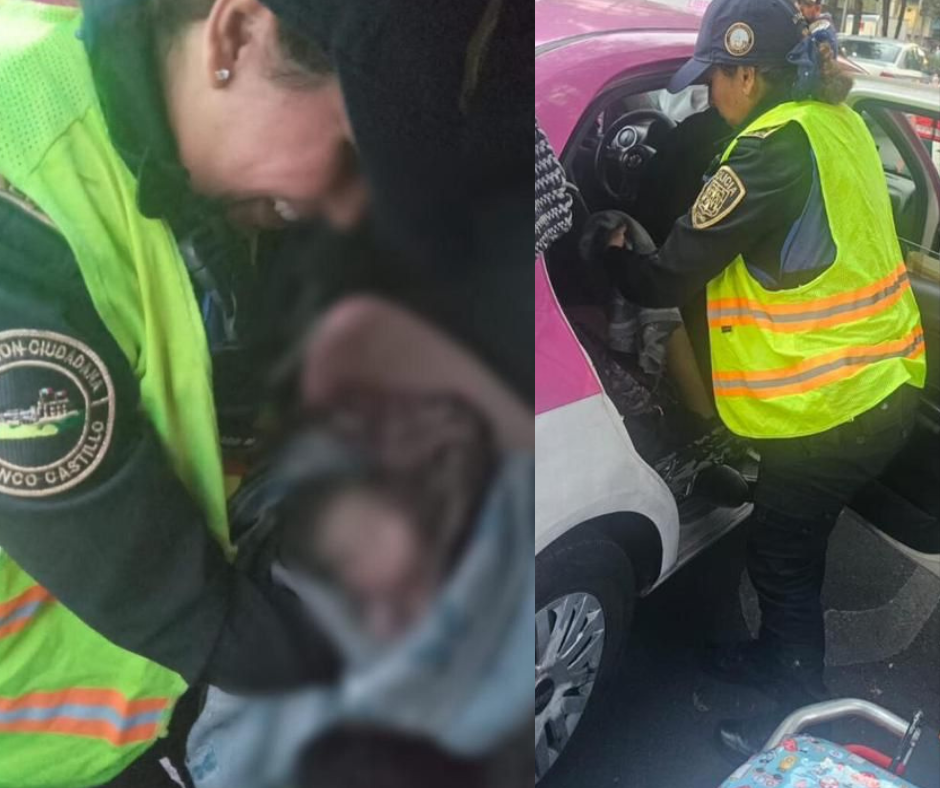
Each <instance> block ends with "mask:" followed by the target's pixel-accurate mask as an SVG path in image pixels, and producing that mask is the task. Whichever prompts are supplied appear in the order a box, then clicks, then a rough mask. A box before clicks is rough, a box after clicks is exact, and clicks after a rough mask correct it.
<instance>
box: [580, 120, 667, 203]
mask: <svg viewBox="0 0 940 788" xmlns="http://www.w3.org/2000/svg"><path fill="white" fill-rule="evenodd" d="M657 122H659V123H662V124H664V125H665V127H666V128H667V129H674V128H675V127H676V122H675V121H674V120H673V119H672V118H670V117H669V116H668V115H666V114H665V113H664V112H660V111H659V110H658V109H635V110H632V111H631V112H628V113H626V114H625V115H621V116H620V117H619V118H617V120H616V121H614V122H613V123H612V124H611V125H610V127H609V128H608V129H607V131H605V132H604V136H603V138H602V139H601V142H600V145H598V146H597V151H596V152H595V154H594V173H595V175H596V176H597V182H598V183H599V184H600V186H601V188H602V189H603V190H604V191H605V192H606V193H607V194H608V195H609V196H610V197H613V198H614V199H615V200H617V202H618V204H623V203H624V202H629V201H630V200H632V198H634V197H635V196H636V187H637V182H638V176H639V174H640V172H641V171H642V170H643V168H644V167H645V166H646V165H647V163H648V162H649V160H650V159H652V158H653V156H655V155H656V149H655V148H652V147H650V146H649V145H647V144H646V140H647V138H648V137H649V133H650V129H651V128H652V127H653V124H654V123H657Z"/></svg>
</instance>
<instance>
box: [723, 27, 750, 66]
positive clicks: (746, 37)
mask: <svg viewBox="0 0 940 788" xmlns="http://www.w3.org/2000/svg"><path fill="white" fill-rule="evenodd" d="M753 48H754V31H753V30H751V28H750V26H748V25H746V24H744V22H735V23H734V24H733V25H731V27H729V28H728V32H727V33H725V49H727V50H728V52H729V53H730V54H732V55H734V56H735V57H743V56H744V55H746V54H747V53H748V52H750V51H751V50H752V49H753Z"/></svg>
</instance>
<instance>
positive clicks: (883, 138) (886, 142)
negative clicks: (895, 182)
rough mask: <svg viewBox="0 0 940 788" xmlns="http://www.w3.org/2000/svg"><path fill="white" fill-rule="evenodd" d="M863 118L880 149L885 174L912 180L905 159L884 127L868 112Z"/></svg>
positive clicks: (863, 114)
mask: <svg viewBox="0 0 940 788" xmlns="http://www.w3.org/2000/svg"><path fill="white" fill-rule="evenodd" d="M862 118H863V119H864V120H865V125H866V126H868V130H869V131H870V132H871V136H872V137H873V138H874V140H875V147H876V148H878V156H879V157H880V158H881V166H882V167H883V168H884V171H885V173H887V174H890V175H897V176H899V177H902V178H906V179H907V180H911V174H910V171H909V170H908V168H907V164H906V162H905V161H904V157H903V156H902V155H901V152H900V151H899V150H898V148H897V146H896V145H895V144H894V142H893V141H892V139H891V138H890V137H889V136H888V133H887V132H886V131H885V130H884V128H883V127H882V125H881V124H880V123H879V122H878V121H877V120H876V119H875V118H874V117H872V115H871V114H870V113H868V112H865V111H863V112H862Z"/></svg>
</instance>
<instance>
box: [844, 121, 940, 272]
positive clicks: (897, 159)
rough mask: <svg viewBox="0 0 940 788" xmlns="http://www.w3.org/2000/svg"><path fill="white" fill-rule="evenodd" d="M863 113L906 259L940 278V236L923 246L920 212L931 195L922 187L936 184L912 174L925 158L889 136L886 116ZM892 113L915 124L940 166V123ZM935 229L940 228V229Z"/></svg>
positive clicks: (912, 266)
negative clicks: (876, 150) (883, 173)
mask: <svg viewBox="0 0 940 788" xmlns="http://www.w3.org/2000/svg"><path fill="white" fill-rule="evenodd" d="M861 115H862V118H863V119H864V120H865V124H866V125H867V126H868V129H869V131H870V132H871V135H872V137H873V139H874V141H875V146H876V147H877V149H878V156H879V158H880V159H881V164H882V167H883V168H884V172H885V180H886V181H887V187H888V194H889V196H890V198H891V210H892V213H893V215H894V222H895V228H896V229H897V232H898V239H899V240H900V242H901V248H902V251H903V253H904V259H905V260H906V261H907V263H908V265H909V267H911V268H912V270H919V271H921V273H923V274H924V275H928V276H930V277H931V278H933V279H940V268H938V260H937V243H940V238H938V239H936V240H931V242H930V244H929V245H930V247H931V248H929V249H928V248H925V247H924V246H923V244H924V242H925V239H924V227H923V224H922V221H923V219H922V218H921V214H920V209H921V206H922V205H923V203H924V200H925V199H926V197H927V195H925V194H922V193H921V192H920V191H919V190H922V189H932V188H933V186H932V183H931V181H930V180H929V179H926V178H914V177H913V175H912V172H913V170H912V168H919V167H923V166H924V164H923V161H922V160H921V159H920V158H918V157H917V156H916V154H915V152H914V151H913V150H912V149H910V148H907V147H899V145H898V144H897V143H896V142H895V141H894V140H893V139H892V138H891V136H889V134H888V132H887V130H886V127H885V125H883V124H884V122H885V120H883V119H882V116H876V115H874V114H872V113H869V112H868V111H864V110H863V111H862V113H861ZM891 116H892V117H893V118H894V119H895V120H897V121H899V122H902V123H908V124H910V125H911V127H912V128H913V129H914V130H915V132H916V134H917V138H918V140H919V142H920V144H922V145H923V146H924V147H925V148H926V150H927V152H928V154H929V155H930V157H931V160H932V166H934V167H937V168H938V169H940V142H938V143H937V145H936V147H935V146H934V137H935V136H936V138H937V139H938V140H940V122H937V121H934V120H932V119H930V118H925V117H921V116H918V115H914V114H909V113H908V114H904V113H900V112H894V113H891ZM902 145H903V143H902ZM934 230H935V231H936V230H937V228H934Z"/></svg>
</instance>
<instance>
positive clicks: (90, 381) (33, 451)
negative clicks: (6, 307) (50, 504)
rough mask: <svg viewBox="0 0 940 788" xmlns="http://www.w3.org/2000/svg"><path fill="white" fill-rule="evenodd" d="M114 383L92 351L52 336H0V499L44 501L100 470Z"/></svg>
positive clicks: (17, 333)
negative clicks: (40, 499)
mask: <svg viewBox="0 0 940 788" xmlns="http://www.w3.org/2000/svg"><path fill="white" fill-rule="evenodd" d="M113 429H114V385H113V383H112V382H111V377H110V376H109V374H108V371H107V369H106V368H105V366H104V364H103V363H102V361H101V359H100V358H99V357H98V356H97V355H96V354H95V353H94V351H92V350H91V349H90V348H89V347H87V346H86V345H84V344H82V343H81V342H78V341H76V340H74V339H72V338H70V337H67V336H63V335H62V334H55V333H52V332H48V331H28V330H22V331H4V332H0V493H5V494H7V495H13V496H16V497H22V498H41V497H45V496H49V495H54V494H56V493H60V492H63V491H65V490H68V489H70V488H72V487H75V486H76V485H77V484H79V483H80V482H82V481H83V480H84V479H86V478H87V477H88V476H89V475H91V473H92V472H93V471H94V470H95V468H97V467H98V465H99V464H100V463H101V460H102V459H103V458H104V456H105V453H106V451H107V449H108V444H109V443H110V442H111V433H112V431H113Z"/></svg>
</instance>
